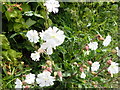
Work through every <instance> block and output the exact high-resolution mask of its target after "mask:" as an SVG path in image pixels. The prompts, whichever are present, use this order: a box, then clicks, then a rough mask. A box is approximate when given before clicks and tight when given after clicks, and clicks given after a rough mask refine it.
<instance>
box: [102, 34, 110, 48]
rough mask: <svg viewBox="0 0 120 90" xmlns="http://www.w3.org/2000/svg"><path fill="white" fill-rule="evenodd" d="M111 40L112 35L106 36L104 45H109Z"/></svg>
mask: <svg viewBox="0 0 120 90" xmlns="http://www.w3.org/2000/svg"><path fill="white" fill-rule="evenodd" d="M110 42H111V36H109V35H108V36H107V37H106V38H105V40H104V41H103V45H104V46H108V45H109V44H110Z"/></svg>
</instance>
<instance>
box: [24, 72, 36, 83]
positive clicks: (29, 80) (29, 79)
mask: <svg viewBox="0 0 120 90" xmlns="http://www.w3.org/2000/svg"><path fill="white" fill-rule="evenodd" d="M25 82H26V83H28V84H33V83H34V82H35V74H32V73H29V74H28V75H26V79H25Z"/></svg>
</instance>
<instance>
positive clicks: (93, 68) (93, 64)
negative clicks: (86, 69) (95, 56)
mask: <svg viewBox="0 0 120 90" xmlns="http://www.w3.org/2000/svg"><path fill="white" fill-rule="evenodd" d="M99 66H100V64H99V62H94V63H92V67H91V70H92V71H97V70H98V69H99Z"/></svg>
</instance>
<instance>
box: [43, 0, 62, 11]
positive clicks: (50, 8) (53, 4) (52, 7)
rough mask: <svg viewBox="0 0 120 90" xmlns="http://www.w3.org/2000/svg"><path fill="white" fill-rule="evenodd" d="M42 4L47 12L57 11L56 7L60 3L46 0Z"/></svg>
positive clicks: (54, 0)
mask: <svg viewBox="0 0 120 90" xmlns="http://www.w3.org/2000/svg"><path fill="white" fill-rule="evenodd" d="M44 6H46V7H47V10H48V12H54V13H58V8H59V7H60V4H59V2H58V1H56V0H47V1H46V2H45V4H44Z"/></svg>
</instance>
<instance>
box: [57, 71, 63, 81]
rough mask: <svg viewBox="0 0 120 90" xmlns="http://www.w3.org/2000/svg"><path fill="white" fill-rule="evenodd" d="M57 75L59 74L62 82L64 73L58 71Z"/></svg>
mask: <svg viewBox="0 0 120 90" xmlns="http://www.w3.org/2000/svg"><path fill="white" fill-rule="evenodd" d="M57 74H58V76H59V78H60V80H61V81H62V72H61V71H58V72H57Z"/></svg>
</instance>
